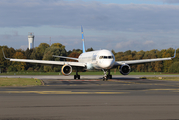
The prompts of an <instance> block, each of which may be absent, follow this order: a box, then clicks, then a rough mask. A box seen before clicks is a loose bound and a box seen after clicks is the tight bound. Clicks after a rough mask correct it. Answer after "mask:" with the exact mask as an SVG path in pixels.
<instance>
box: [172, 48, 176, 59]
mask: <svg viewBox="0 0 179 120" xmlns="http://www.w3.org/2000/svg"><path fill="white" fill-rule="evenodd" d="M175 57H176V47H175V53H174V56H173V57H172V58H175Z"/></svg>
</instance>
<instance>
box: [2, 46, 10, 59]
mask: <svg viewBox="0 0 179 120" xmlns="http://www.w3.org/2000/svg"><path fill="white" fill-rule="evenodd" d="M2 53H3V56H4V58H5V59H6V60H9V59H10V58H6V56H5V54H4V50H3V48H2Z"/></svg>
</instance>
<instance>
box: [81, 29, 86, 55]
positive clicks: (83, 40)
mask: <svg viewBox="0 0 179 120" xmlns="http://www.w3.org/2000/svg"><path fill="white" fill-rule="evenodd" d="M81 35H82V42H83V53H85V52H86V50H85V39H84V34H83V27H82V26H81Z"/></svg>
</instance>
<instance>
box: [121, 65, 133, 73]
mask: <svg viewBox="0 0 179 120" xmlns="http://www.w3.org/2000/svg"><path fill="white" fill-rule="evenodd" d="M130 71H131V67H130V66H129V65H127V64H124V65H121V67H120V69H119V72H120V73H121V74H122V75H128V74H129V73H130Z"/></svg>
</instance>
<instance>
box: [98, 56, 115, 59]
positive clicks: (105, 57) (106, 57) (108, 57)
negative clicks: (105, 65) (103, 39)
mask: <svg viewBox="0 0 179 120" xmlns="http://www.w3.org/2000/svg"><path fill="white" fill-rule="evenodd" d="M99 59H113V56H100V57H99Z"/></svg>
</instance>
